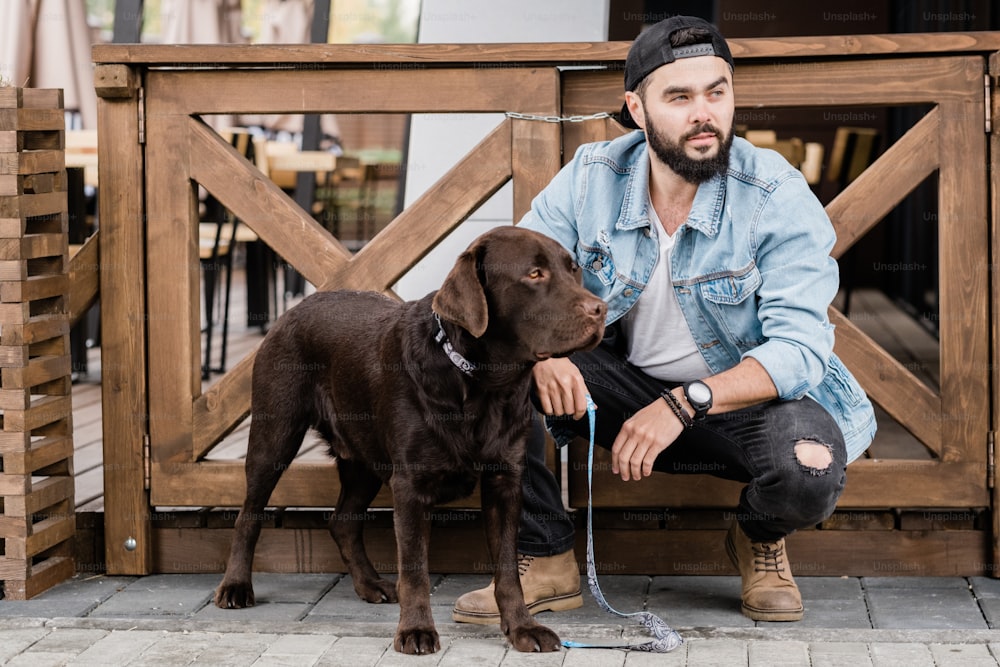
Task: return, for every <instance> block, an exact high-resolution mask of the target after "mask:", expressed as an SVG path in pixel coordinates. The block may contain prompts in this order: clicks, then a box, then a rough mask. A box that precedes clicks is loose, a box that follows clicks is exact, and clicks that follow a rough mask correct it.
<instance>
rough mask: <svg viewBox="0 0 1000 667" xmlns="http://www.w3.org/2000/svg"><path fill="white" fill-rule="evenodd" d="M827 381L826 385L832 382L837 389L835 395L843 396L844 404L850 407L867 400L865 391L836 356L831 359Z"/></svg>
mask: <svg viewBox="0 0 1000 667" xmlns="http://www.w3.org/2000/svg"><path fill="white" fill-rule="evenodd" d="M825 380H826V381H825V382H824V384H826V383H827V382H830V383H832V384H833V385H834V386H835V387H836V391H834V392H833V394H834V395H835V396H842V397H843V401H842V402H846V404H847V406H848V407H852V408H853V407H855V406H857V405H858V404H860V403H861V401H863V400H865V398H866V397H865V395H864V392H863V390H862V389H861V387H859V386H858V383H857V380H855V379H854V376H853V375H852V374H851V372H850V371H849V370H847V367H846V366H844V362H842V361H841V360H840V359H839V358H838V357H837V356H835V355H834V356H831V357H830V363H829V365H828V366H827V372H826V378H825Z"/></svg>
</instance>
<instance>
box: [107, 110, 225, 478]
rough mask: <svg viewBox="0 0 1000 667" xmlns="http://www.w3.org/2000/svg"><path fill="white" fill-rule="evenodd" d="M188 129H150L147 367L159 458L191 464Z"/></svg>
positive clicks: (194, 346)
mask: <svg viewBox="0 0 1000 667" xmlns="http://www.w3.org/2000/svg"><path fill="white" fill-rule="evenodd" d="M188 125H189V123H188V119H186V118H179V119H178V118H172V117H168V118H158V119H147V122H146V136H147V145H146V186H145V187H146V212H147V216H148V222H147V223H146V292H147V297H146V298H147V304H148V305H147V309H148V310H147V312H148V313H149V320H148V322H147V329H148V336H149V352H148V354H149V357H148V362H147V363H148V368H149V370H148V373H149V377H150V378H151V379H153V378H155V379H153V380H151V381H150V382H149V386H148V389H147V391H148V392H149V437H150V443H151V444H152V445H153V447H152V449H151V452H152V456H153V458H154V459H156V460H159V461H187V460H188V457H189V456H190V452H191V441H192V438H193V436H192V424H193V417H192V414H191V401H192V400H193V398H194V396H196V395H197V394H198V393H199V392H200V391H201V361H200V356H201V355H200V351H201V349H200V343H199V330H200V328H201V320H200V313H199V310H198V304H199V303H200V299H199V285H200V265H199V260H198V257H199V254H198V243H199V237H198V225H197V224H196V223H197V209H196V206H197V203H196V200H195V193H194V188H193V187H192V184H191V180H190V179H191V175H190V173H189V165H188V159H187V158H188V157H189V155H191V154H197V153H199V150H198V149H197V148H193V149H192V148H189V144H188V141H187V130H188ZM180 156H183V157H180ZM226 178H232V176H231V175H229V174H227V175H226ZM101 182H102V183H103V182H104V179H103V178H102V179H101ZM101 256H102V257H105V258H106V259H105V261H107V256H106V255H104V253H101Z"/></svg>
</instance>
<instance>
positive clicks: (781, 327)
mask: <svg viewBox="0 0 1000 667" xmlns="http://www.w3.org/2000/svg"><path fill="white" fill-rule="evenodd" d="M648 189H649V156H648V153H647V152H646V141H645V137H644V135H643V133H642V132H638V131H637V132H632V133H630V134H627V135H625V136H623V137H619V138H618V139H615V140H613V141H609V142H598V143H592V144H586V145H584V146H582V147H581V148H580V149H579V151H578V152H577V154H576V157H575V158H574V159H573V160H572V161H571V162H570V163H569V164H567V165H566V166H565V167H564V168H563V169H562V170H561V171H560V172H559V173H558V174H557V175H556V177H555V178H553V179H552V181H551V183H550V184H549V185H548V186H547V187H546V188H545V189H544V191H543V192H542V193H541V194H539V196H538V197H536V198H535V200H534V201H533V202H532V205H531V210H530V211H529V212H528V213H527V214H526V215H525V217H524V219H523V220H522V221H521V223H520V224H521V225H523V226H525V227H528V228H531V229H534V230H536V231H539V232H541V233H543V234H546V235H547V236H550V237H552V238H554V239H555V240H557V241H559V243H561V244H562V245H563V246H564V247H565V248H566V249H567V250H569V251H570V252H571V253H573V254H574V255H575V256H576V259H577V262H578V263H579V264H580V266H581V267H582V268H583V275H584V277H583V282H584V286H585V287H586V288H587V289H589V290H590V291H591V292H593V293H594V294H597V295H598V296H600V297H601V298H603V299H604V300H605V301H606V302H607V304H608V317H607V322H608V324H610V323H612V322H614V321H615V320H617V319H619V318H620V317H621V316H622V315H624V314H625V313H626V312H627V311H628V310H629V308H631V307H632V306H633V304H635V302H636V301H637V300H638V298H639V295H640V294H642V291H643V288H644V287H645V286H646V283H647V282H648V280H649V277H650V275H651V274H652V272H653V267H654V266H655V265H656V262H657V258H658V239H657V234H655V233H653V230H652V229H651V227H650V218H649V213H648V211H647V207H648V202H649V197H648V194H647V193H648ZM675 238H676V241H675V244H674V248H673V250H672V252H671V279H672V282H673V286H674V289H675V290H676V293H677V299H678V301H679V302H680V306H681V310H682V312H683V313H684V317H685V319H686V320H687V324H688V326H689V327H690V329H691V333H692V335H693V336H694V339H695V342H696V343H697V345H698V347H699V349H700V350H701V354H702V356H703V357H704V359H705V362H706V363H707V364H708V367H709V368H710V369H711V370H712V372H713V373H719V372H722V371H724V370H726V369H728V368H731V367H733V366H735V365H736V364H737V363H739V362H740V360H741V359H743V358H744V357H753V358H755V359H756V360H757V361H758V362H760V364H761V365H762V366H763V367H764V369H765V370H766V371H767V372H768V374H769V375H770V376H771V380H772V381H773V382H774V385H775V387H776V388H777V390H778V397H779V398H780V399H782V400H795V399H800V398H802V397H803V396H807V395H808V396H810V397H812V398H813V399H815V400H816V401H817V402H819V404H820V405H822V406H823V407H824V408H825V409H826V410H827V411H828V412H829V413H830V414H831V415H832V416H833V417H834V419H835V420H836V422H837V424H838V425H839V426H840V429H841V431H842V432H843V434H844V440H845V442H846V444H847V458H848V461H853V460H854V459H856V458H858V457H859V456H860V455H861V454H862V453H863V452H864V451H865V449H867V448H868V445H869V444H870V443H871V440H872V438H873V437H874V435H875V428H876V426H875V415H874V411H873V409H872V405H871V402H870V401H869V400H868V397H867V396H866V395H865V392H864V390H862V389H861V387H860V385H859V384H858V382H857V380H856V379H855V378H854V376H853V375H851V373H850V371H848V370H847V368H846V367H845V366H844V364H843V363H842V362H841V361H840V360H839V359H838V358H837V356H836V355H835V354H834V353H833V339H834V335H833V325H832V324H831V323H830V321H829V319H828V317H827V307H828V305H829V304H830V302H831V300H832V299H833V297H834V296H835V294H836V292H837V288H838V283H839V273H838V268H837V263H836V261H835V260H834V259H833V258H832V257H830V250H831V249H832V248H833V244H834V241H835V240H836V236H835V233H834V230H833V226H832V225H831V224H830V220H829V218H828V217H827V215H826V212H825V211H824V210H823V207H822V206H821V205H820V203H819V202H818V201H817V200H816V198H815V196H813V194H812V192H811V191H810V190H809V187H808V185H807V184H806V182H805V180H804V179H803V178H802V175H801V174H800V173H799V172H798V171H797V170H796V169H794V168H793V167H791V165H789V164H788V163H787V162H786V161H785V160H784V159H783V158H782V157H781V156H780V155H778V154H777V153H775V152H773V151H769V150H763V149H759V148H755V147H754V146H752V145H751V144H750V143H748V142H747V141H745V140H743V139H740V138H735V139H734V140H733V145H732V150H731V153H730V163H729V172H728V174H727V175H726V176H725V177H721V176H720V177H716V178H714V179H712V180H709V181H707V182H705V183H703V184H702V185H701V186H700V187H699V188H698V192H697V194H696V196H695V199H694V204H693V205H692V207H691V212H690V214H689V215H688V218H687V221H686V222H685V223H684V224H683V225H681V227H680V228H679V229H678V230H677V232H676V235H675Z"/></svg>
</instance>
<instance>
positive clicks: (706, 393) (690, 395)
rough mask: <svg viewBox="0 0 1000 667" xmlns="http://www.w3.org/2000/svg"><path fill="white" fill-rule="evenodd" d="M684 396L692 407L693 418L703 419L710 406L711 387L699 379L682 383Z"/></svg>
mask: <svg viewBox="0 0 1000 667" xmlns="http://www.w3.org/2000/svg"><path fill="white" fill-rule="evenodd" d="M684 398H686V399H687V402H688V403H690V404H691V407H692V408H694V418H695V419H704V418H705V415H707V414H708V411H709V409H711V407H712V389H711V388H710V387H709V386H708V385H707V384H705V383H704V382H702V381H701V380H694V381H692V382H688V383H686V384H685V385H684Z"/></svg>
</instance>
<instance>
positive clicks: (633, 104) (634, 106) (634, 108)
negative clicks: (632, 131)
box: [625, 90, 646, 130]
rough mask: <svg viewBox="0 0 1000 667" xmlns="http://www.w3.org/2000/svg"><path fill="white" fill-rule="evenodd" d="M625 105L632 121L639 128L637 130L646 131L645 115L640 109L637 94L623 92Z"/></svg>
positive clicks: (640, 105)
mask: <svg viewBox="0 0 1000 667" xmlns="http://www.w3.org/2000/svg"><path fill="white" fill-rule="evenodd" d="M625 104H626V105H627V106H628V113H629V115H630V116H632V120H633V121H635V124H636V125H638V126H639V129H641V130H645V129H646V115H645V112H644V111H643V109H642V98H641V97H639V94H638V93H635V92H633V91H631V90H627V91H625Z"/></svg>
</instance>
